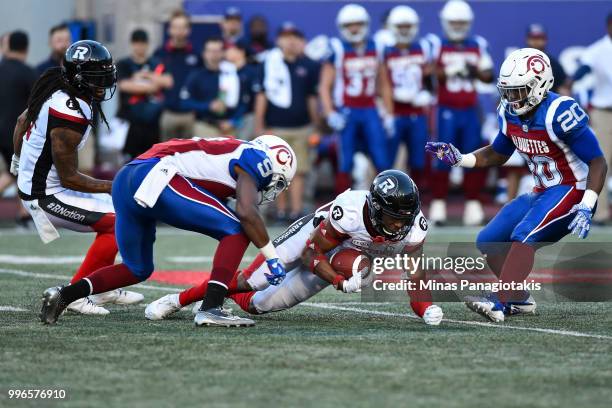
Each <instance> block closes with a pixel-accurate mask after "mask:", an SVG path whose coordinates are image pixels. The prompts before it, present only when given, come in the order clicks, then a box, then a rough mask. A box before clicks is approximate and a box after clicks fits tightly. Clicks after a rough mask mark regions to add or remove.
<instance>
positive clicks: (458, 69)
mask: <svg viewBox="0 0 612 408" xmlns="http://www.w3.org/2000/svg"><path fill="white" fill-rule="evenodd" d="M444 73H445V74H446V76H447V77H454V76H457V75H459V74H462V75H465V74H467V66H466V64H465V61H463V60H460V61H456V62H454V63H451V64H448V65H447V66H446V67H444Z"/></svg>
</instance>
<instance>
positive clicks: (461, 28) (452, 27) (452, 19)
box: [440, 0, 474, 41]
mask: <svg viewBox="0 0 612 408" xmlns="http://www.w3.org/2000/svg"><path fill="white" fill-rule="evenodd" d="M440 21H441V22H442V29H444V33H445V34H446V36H447V37H448V39H449V40H451V41H461V40H464V39H465V38H466V37H467V35H468V33H469V32H470V29H471V28H472V21H474V13H472V8H471V7H470V5H469V4H467V3H466V2H465V1H463V0H449V1H448V2H447V3H446V4H445V5H444V7H443V8H442V10H441V11H440Z"/></svg>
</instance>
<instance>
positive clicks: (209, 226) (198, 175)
mask: <svg viewBox="0 0 612 408" xmlns="http://www.w3.org/2000/svg"><path fill="white" fill-rule="evenodd" d="M296 165H297V163H296V158H295V155H294V153H293V150H292V149H291V147H290V146H289V145H288V144H287V143H286V142H285V141H284V140H282V139H281V138H279V137H276V136H271V135H264V136H259V137H258V138H256V139H254V140H253V142H245V141H241V140H236V139H228V138H216V139H206V140H203V139H198V138H194V139H190V140H179V139H173V140H170V141H168V142H165V143H160V144H157V145H155V146H153V147H152V148H151V149H149V150H148V151H147V152H145V153H144V154H142V155H140V156H139V157H137V158H136V159H135V160H133V161H132V162H130V163H128V164H127V165H126V166H124V167H123V168H122V169H121V171H120V172H119V173H118V174H117V176H116V177H115V180H114V182H113V193H112V195H113V203H114V204H115V210H116V214H117V243H118V245H119V252H120V253H121V256H122V258H123V263H122V264H119V265H116V266H111V267H107V268H102V269H99V270H98V271H96V272H94V273H92V274H91V275H89V276H88V277H87V278H84V279H81V280H80V281H78V282H76V283H74V284H72V285H70V286H66V287H64V288H61V287H53V288H49V289H47V290H46V291H45V292H44V293H43V305H42V310H41V320H42V321H43V322H44V323H49V324H50V323H55V322H56V321H57V318H58V317H59V315H60V313H61V312H62V311H63V310H64V308H65V307H66V305H67V304H69V303H70V302H72V301H74V300H76V299H79V298H82V297H84V296H87V295H89V294H91V293H99V292H104V291H107V290H110V289H114V288H116V287H120V286H127V285H133V284H136V283H139V282H142V281H144V280H145V279H147V278H148V277H149V276H150V275H151V273H152V272H153V269H154V266H153V243H154V241H155V224H156V222H157V221H158V220H159V221H162V222H165V223H166V224H169V225H172V226H174V227H177V228H180V229H184V230H189V231H194V232H199V233H201V234H205V235H208V236H210V237H213V238H215V239H217V240H219V246H218V247H217V250H216V252H215V255H214V259H213V267H212V272H211V277H210V280H209V281H208V283H207V291H206V296H204V299H203V302H202V306H201V308H200V310H199V312H198V313H197V314H196V316H195V319H194V320H195V324H196V325H197V326H202V325H219V326H228V327H229V326H250V325H253V324H254V323H255V322H254V321H253V320H251V319H246V318H241V317H238V316H234V315H232V314H231V313H230V312H229V311H228V310H226V309H223V308H222V304H223V300H224V298H225V295H226V293H227V290H228V285H229V284H230V281H231V280H232V277H233V276H234V274H235V271H236V269H237V268H238V265H239V264H240V261H241V260H242V256H243V255H244V252H245V251H246V248H247V247H248V245H249V243H250V242H253V243H254V244H255V245H256V246H257V247H258V248H260V250H261V252H262V254H263V255H264V257H265V258H266V264H267V266H268V268H269V273H268V274H267V275H266V278H267V279H268V280H269V282H270V283H271V284H278V283H280V281H281V280H282V279H283V278H284V276H285V269H284V267H283V265H282V264H281V263H280V262H279V259H278V258H279V257H278V255H277V252H276V250H275V248H274V246H273V245H272V243H271V242H270V239H269V237H268V233H267V231H266V228H265V226H264V223H263V220H262V218H261V215H260V214H259V209H258V207H257V206H258V204H260V203H262V202H269V201H273V200H275V199H276V197H277V196H278V194H280V193H281V192H282V191H284V190H285V189H286V188H287V187H288V185H289V183H290V182H291V180H292V178H293V176H294V174H295V170H296ZM232 196H234V197H236V211H235V212H234V211H232V210H230V209H229V208H228V207H227V206H226V205H224V204H223V203H222V201H221V200H224V199H226V198H227V197H232Z"/></svg>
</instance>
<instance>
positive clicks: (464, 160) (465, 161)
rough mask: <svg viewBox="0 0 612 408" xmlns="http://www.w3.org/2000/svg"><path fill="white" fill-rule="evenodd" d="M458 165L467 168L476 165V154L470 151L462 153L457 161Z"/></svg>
mask: <svg viewBox="0 0 612 408" xmlns="http://www.w3.org/2000/svg"><path fill="white" fill-rule="evenodd" d="M459 167H466V168H468V169H471V168H473V167H476V156H474V154H472V153H468V154H464V155H463V156H462V157H461V161H460V162H459Z"/></svg>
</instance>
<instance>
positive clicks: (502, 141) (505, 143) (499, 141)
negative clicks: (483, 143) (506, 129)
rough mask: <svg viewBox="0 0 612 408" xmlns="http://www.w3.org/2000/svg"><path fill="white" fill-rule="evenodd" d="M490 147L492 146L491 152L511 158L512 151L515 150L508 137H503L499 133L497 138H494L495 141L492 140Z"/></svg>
mask: <svg viewBox="0 0 612 408" xmlns="http://www.w3.org/2000/svg"><path fill="white" fill-rule="evenodd" d="M491 146H493V150H495V152H496V153H499V154H502V155H504V156H512V153H514V150H515V149H516V147H515V146H514V143H512V141H510V139H509V138H508V136H506V135H504V134H503V133H502V132H501V131H500V132H499V133H497V136H495V140H493V144H492V145H491Z"/></svg>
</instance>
